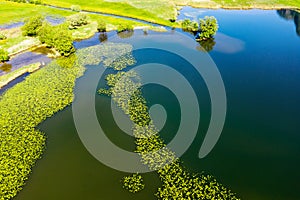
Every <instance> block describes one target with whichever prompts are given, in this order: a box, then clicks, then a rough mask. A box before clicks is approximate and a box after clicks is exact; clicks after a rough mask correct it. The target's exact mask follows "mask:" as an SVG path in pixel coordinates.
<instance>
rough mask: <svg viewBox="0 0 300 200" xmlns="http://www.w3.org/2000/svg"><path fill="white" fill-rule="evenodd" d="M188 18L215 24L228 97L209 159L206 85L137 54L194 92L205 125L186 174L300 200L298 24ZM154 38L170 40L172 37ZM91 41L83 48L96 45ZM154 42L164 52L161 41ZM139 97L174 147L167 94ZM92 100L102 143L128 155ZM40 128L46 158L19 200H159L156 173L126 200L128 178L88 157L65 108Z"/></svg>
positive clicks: (158, 90)
mask: <svg viewBox="0 0 300 200" xmlns="http://www.w3.org/2000/svg"><path fill="white" fill-rule="evenodd" d="M189 9H190V8H189ZM183 12H184V10H182V11H181V14H182V13H183ZM188 12H189V13H188V15H194V16H196V17H203V16H205V15H214V16H215V17H216V18H217V19H218V21H219V24H220V29H219V33H218V34H217V35H216V37H215V45H214V46H213V50H212V51H211V52H210V55H211V57H212V58H213V60H214V62H215V63H216V65H217V67H218V69H219V71H220V73H221V75H222V78H223V81H224V85H225V88H226V94H227V118H226V122H225V126H224V129H223V132H222V135H221V138H220V140H219V141H218V143H217V145H216V146H215V148H214V149H213V151H212V152H211V153H210V154H209V155H208V156H207V157H205V158H204V159H199V158H198V152H199V148H200V146H201V144H202V141H203V138H204V136H205V133H206V130H207V127H208V124H209V122H210V115H211V113H210V99H209V95H208V92H207V89H206V86H205V84H204V83H203V81H201V79H199V77H196V76H195V75H194V73H193V70H191V69H190V68H189V67H187V66H181V67H180V64H183V62H182V63H180V62H181V61H180V60H176V59H174V58H173V57H172V55H163V57H162V56H161V55H158V53H159V52H158V51H151V50H149V51H144V52H143V54H141V53H139V52H134V56H135V58H136V60H137V62H138V63H137V65H138V64H140V63H141V62H143V61H145V60H147V59H149V60H151V59H152V60H153V59H154V60H155V59H159V58H161V59H162V60H164V61H163V62H164V63H165V64H168V65H170V66H172V67H173V68H175V69H177V70H178V71H182V72H183V74H184V75H185V77H186V78H187V79H188V80H189V81H190V82H191V83H192V84H193V85H196V86H195V87H194V89H196V91H198V92H197V96H198V99H199V102H200V103H199V104H200V108H201V123H200V128H199V131H198V135H197V137H196V139H195V140H194V142H193V144H192V145H191V147H190V148H189V149H188V151H187V152H186V153H185V154H184V155H183V157H182V160H183V162H184V165H185V167H187V169H189V170H190V171H194V172H202V171H205V172H206V173H209V174H211V175H213V176H215V177H216V178H217V179H218V180H219V182H221V183H223V184H224V185H225V186H227V187H229V188H231V189H232V190H233V191H234V192H236V193H237V194H238V196H240V197H241V198H242V199H246V200H248V199H249V200H252V199H255V200H282V199H284V200H297V199H300V193H299V188H300V182H299V180H300V172H299V167H300V124H299V122H300V115H299V113H300V106H299V102H300V79H299V77H300V54H299V52H300V51H299V49H300V37H299V36H298V35H297V33H296V31H295V23H294V21H293V20H285V19H283V18H282V17H281V16H282V14H281V15H279V14H280V13H278V12H277V11H259V10H248V11H226V10H203V9H201V10H200V9H194V10H188ZM194 12H196V13H194ZM141 34H142V33H138V32H136V33H135V34H134V35H133V36H132V37H131V38H127V39H125V40H123V41H124V42H130V40H135V37H136V36H137V35H141ZM151 34H157V35H158V36H159V35H160V34H161V35H164V34H169V35H170V38H171V37H172V34H170V33H151V32H150V33H149V35H151ZM97 37H99V36H95V38H93V39H90V40H89V41H88V44H90V45H93V44H98V43H100V42H99V39H98V38H97ZM144 37H145V38H146V37H147V36H146V35H145V36H144ZM119 40H120V41H122V40H121V39H119ZM92 41H95V43H93V42H92ZM108 41H110V38H108ZM82 42H84V41H82ZM156 42H158V43H159V42H161V41H160V37H157V41H156ZM174 42H176V41H174ZM86 44H87V43H86ZM86 44H82V45H80V44H78V47H79V46H82V47H86V46H87V45H86ZM195 46H197V43H196V42H195ZM198 46H199V45H198ZM199 50H201V48H199ZM200 53H201V52H199V54H200ZM160 56H161V57H160ZM184 67H186V68H184ZM89 73H90V74H91V73H94V71H93V67H89V68H88V70H87V72H86V74H85V76H84V77H82V78H80V79H79V80H78V84H89V80H88V76H89ZM143 94H144V96H145V97H146V99H147V101H148V105H149V106H151V105H154V104H162V105H163V106H164V107H165V109H166V111H167V113H168V119H167V121H166V125H165V126H164V128H163V129H162V131H161V135H162V137H163V138H164V139H165V141H166V142H168V141H170V140H171V139H172V138H173V137H174V134H175V133H176V129H177V127H178V124H179V121H180V116H179V115H180V111H179V109H178V106H179V105H178V101H177V100H176V98H175V97H174V95H172V93H170V91H169V90H168V89H167V88H164V87H160V86H158V85H148V86H146V87H144V88H143ZM95 99H96V107H95V108H96V110H98V111H99V110H101V112H97V114H98V119H99V121H100V122H101V124H103V126H104V127H106V129H107V130H109V131H108V132H109V133H108V137H109V138H110V139H111V140H112V141H114V142H115V143H116V144H118V145H120V146H122V147H123V148H125V149H133V148H134V141H133V138H131V137H129V136H127V135H124V134H122V132H121V131H120V129H119V128H118V127H116V126H115V123H114V122H113V120H112V114H111V110H110V109H111V108H110V99H109V98H108V97H102V96H96V97H95ZM39 128H40V129H41V130H42V131H44V132H45V133H46V135H47V138H48V140H47V149H46V151H45V154H44V156H43V159H41V160H39V161H38V162H37V165H36V167H35V168H34V170H33V174H32V175H31V176H30V178H29V181H28V182H27V185H26V186H25V187H24V189H23V190H22V191H21V192H20V193H19V195H18V196H17V197H16V198H15V199H20V200H33V199H43V200H53V199H63V200H65V199H67V200H69V199H72V200H82V199H155V197H154V193H155V191H156V189H157V187H158V186H159V184H160V182H159V179H158V177H157V175H156V174H155V173H148V174H146V175H144V179H145V184H146V188H145V190H144V191H142V192H140V193H138V194H130V193H129V192H127V191H126V190H124V189H122V185H121V183H120V179H121V178H122V177H123V176H124V175H126V174H125V173H122V172H118V171H116V170H113V169H110V168H108V167H106V166H104V165H103V164H101V163H100V162H98V161H97V160H96V159H94V158H93V157H92V156H91V155H90V154H89V153H88V152H87V150H86V149H85V147H84V146H83V145H82V143H81V141H80V139H79V137H78V135H77V133H76V129H75V126H74V122H73V119H72V109H71V107H68V108H66V109H65V110H64V111H62V112H60V113H58V114H56V115H55V116H54V117H52V118H51V119H48V120H46V121H45V122H44V123H42V124H41V125H40V127H39Z"/></svg>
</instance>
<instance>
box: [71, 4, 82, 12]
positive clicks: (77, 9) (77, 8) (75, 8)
mask: <svg viewBox="0 0 300 200" xmlns="http://www.w3.org/2000/svg"><path fill="white" fill-rule="evenodd" d="M71 10H73V11H75V12H80V11H81V7H80V6H79V5H72V6H71Z"/></svg>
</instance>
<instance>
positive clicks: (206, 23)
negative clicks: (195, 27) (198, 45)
mask: <svg viewBox="0 0 300 200" xmlns="http://www.w3.org/2000/svg"><path fill="white" fill-rule="evenodd" d="M218 29H219V25H218V21H217V19H216V18H215V17H213V16H211V17H208V16H205V17H204V19H200V33H199V40H207V39H210V38H213V36H214V35H215V34H216V33H217V31H218Z"/></svg>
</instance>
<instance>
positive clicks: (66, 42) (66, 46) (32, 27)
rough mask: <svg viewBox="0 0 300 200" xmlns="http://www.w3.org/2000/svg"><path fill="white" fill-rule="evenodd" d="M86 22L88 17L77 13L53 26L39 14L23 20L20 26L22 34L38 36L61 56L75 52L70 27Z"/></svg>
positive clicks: (73, 27) (76, 26) (74, 27)
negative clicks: (23, 22)
mask: <svg viewBox="0 0 300 200" xmlns="http://www.w3.org/2000/svg"><path fill="white" fill-rule="evenodd" d="M86 24H88V17H87V16H86V15H85V14H83V13H78V14H75V15H72V16H70V17H68V19H67V22H66V23H64V24H60V25H56V26H53V25H51V24H49V23H48V22H46V21H45V19H44V17H43V16H41V15H37V16H33V17H31V18H29V19H27V20H26V21H25V25H24V26H23V27H22V31H23V35H25V36H31V37H38V38H39V40H40V41H41V42H42V43H43V44H46V45H47V47H49V48H54V49H56V50H57V51H58V52H59V53H60V54H61V55H62V56H69V55H70V54H72V53H74V52H75V48H74V46H73V38H72V34H71V32H70V29H76V28H78V27H79V26H82V25H86Z"/></svg>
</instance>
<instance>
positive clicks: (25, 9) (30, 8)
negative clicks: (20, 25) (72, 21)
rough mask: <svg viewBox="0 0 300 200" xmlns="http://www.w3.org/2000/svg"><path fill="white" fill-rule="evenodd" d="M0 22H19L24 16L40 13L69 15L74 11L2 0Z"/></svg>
mask: <svg viewBox="0 0 300 200" xmlns="http://www.w3.org/2000/svg"><path fill="white" fill-rule="evenodd" d="M0 13H1V17H0V24H7V23H11V22H19V21H22V20H23V19H24V18H26V17H28V16H32V15H36V14H38V13H43V14H44V15H49V16H67V15H70V14H72V13H74V12H72V11H65V10H57V9H54V8H49V7H45V6H42V5H33V4H25V3H15V2H10V1H4V0H0Z"/></svg>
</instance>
